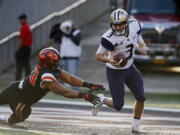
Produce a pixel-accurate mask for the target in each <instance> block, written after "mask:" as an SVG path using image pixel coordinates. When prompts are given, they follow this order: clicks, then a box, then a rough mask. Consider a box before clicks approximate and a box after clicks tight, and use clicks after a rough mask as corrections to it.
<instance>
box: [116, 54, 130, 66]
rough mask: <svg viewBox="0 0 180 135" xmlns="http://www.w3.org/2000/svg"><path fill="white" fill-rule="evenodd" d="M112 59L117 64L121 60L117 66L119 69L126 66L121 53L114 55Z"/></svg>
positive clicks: (125, 60)
mask: <svg viewBox="0 0 180 135" xmlns="http://www.w3.org/2000/svg"><path fill="white" fill-rule="evenodd" d="M113 59H114V61H117V62H118V61H120V60H121V59H122V62H121V63H120V65H119V66H121V67H123V66H125V65H126V64H127V58H126V56H125V55H124V54H122V53H118V54H116V55H114V57H113Z"/></svg>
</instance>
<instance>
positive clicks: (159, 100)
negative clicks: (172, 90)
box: [45, 89, 180, 109]
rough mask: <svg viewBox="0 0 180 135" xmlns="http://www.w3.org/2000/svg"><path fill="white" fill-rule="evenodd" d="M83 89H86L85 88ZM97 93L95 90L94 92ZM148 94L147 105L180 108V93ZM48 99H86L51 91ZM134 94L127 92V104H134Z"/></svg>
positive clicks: (47, 96)
mask: <svg viewBox="0 0 180 135" xmlns="http://www.w3.org/2000/svg"><path fill="white" fill-rule="evenodd" d="M81 91H86V90H85V89H83V90H81ZM94 93H95V92H94ZM103 94H104V95H105V96H107V97H111V96H110V93H109V91H107V90H106V91H104V92H103ZM145 96H146V102H145V106H146V107H161V108H175V109H180V98H179V97H180V94H169V93H168V94H164V93H145ZM45 98H46V99H56V100H68V101H71V100H75V101H84V100H83V99H69V98H65V97H62V96H58V95H55V94H53V93H51V92H50V93H49V94H47V95H46V96H45ZM134 101H135V99H134V96H133V95H132V93H131V92H126V93H125V105H128V106H132V105H134Z"/></svg>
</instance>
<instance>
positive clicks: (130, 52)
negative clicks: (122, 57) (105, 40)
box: [126, 44, 134, 59]
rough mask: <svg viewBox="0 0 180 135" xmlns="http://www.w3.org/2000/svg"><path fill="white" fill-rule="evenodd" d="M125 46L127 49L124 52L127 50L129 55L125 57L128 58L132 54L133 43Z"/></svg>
mask: <svg viewBox="0 0 180 135" xmlns="http://www.w3.org/2000/svg"><path fill="white" fill-rule="evenodd" d="M126 48H127V49H128V50H127V51H126V52H129V56H128V57H127V59H130V58H132V56H133V48H134V45H133V44H130V45H127V46H126Z"/></svg>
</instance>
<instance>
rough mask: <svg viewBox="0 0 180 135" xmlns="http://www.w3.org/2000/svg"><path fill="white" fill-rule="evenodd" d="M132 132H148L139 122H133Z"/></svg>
mask: <svg viewBox="0 0 180 135" xmlns="http://www.w3.org/2000/svg"><path fill="white" fill-rule="evenodd" d="M132 132H133V133H146V131H145V130H143V129H142V127H141V126H140V124H138V123H133V124H132Z"/></svg>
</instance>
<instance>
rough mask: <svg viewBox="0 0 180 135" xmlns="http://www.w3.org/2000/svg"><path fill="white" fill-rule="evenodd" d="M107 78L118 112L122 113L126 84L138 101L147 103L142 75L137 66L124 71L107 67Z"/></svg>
mask: <svg viewBox="0 0 180 135" xmlns="http://www.w3.org/2000/svg"><path fill="white" fill-rule="evenodd" d="M106 76H107V79H108V83H109V89H110V92H111V96H112V99H113V105H114V108H115V109H116V110H117V111H120V110H121V109H122V107H123V105H124V93H125V90H124V84H126V85H127V87H128V88H129V89H130V90H131V92H132V93H133V95H134V97H135V98H136V100H137V101H145V97H144V85H143V79H142V75H141V73H140V71H139V70H138V69H137V68H136V67H135V65H132V66H131V67H129V68H127V69H122V70H116V69H111V68H109V67H107V68H106Z"/></svg>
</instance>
